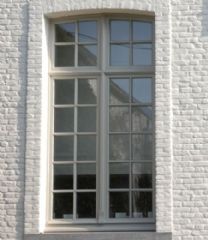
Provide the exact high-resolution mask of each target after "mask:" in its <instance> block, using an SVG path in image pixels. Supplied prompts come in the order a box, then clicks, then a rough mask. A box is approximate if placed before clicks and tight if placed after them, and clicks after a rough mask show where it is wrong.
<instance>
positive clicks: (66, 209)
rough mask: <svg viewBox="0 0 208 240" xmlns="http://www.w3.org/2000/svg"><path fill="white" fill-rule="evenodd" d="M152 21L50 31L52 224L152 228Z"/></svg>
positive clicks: (90, 21) (63, 24) (57, 25)
mask: <svg viewBox="0 0 208 240" xmlns="http://www.w3.org/2000/svg"><path fill="white" fill-rule="evenodd" d="M153 28H154V26H153V21H152V19H148V18H139V19H138V18H132V17H131V18H130V17H128V16H127V17H126V18H120V17H117V16H113V17H111V16H109V17H108V16H101V17H100V18H94V17H92V18H79V19H78V20H68V19H67V20H63V21H56V22H54V23H53V24H52V29H53V31H52V33H53V34H52V35H53V38H52V39H53V41H52V42H53V44H52V51H51V53H52V57H51V59H52V61H51V69H50V75H51V89H52V93H51V106H52V111H51V113H52V114H51V119H52V120H51V122H52V124H51V125H52V127H51V129H52V131H51V136H50V139H51V154H50V169H51V178H50V186H51V188H50V194H49V195H50V197H49V199H50V210H49V221H50V222H52V223H69V224H72V225H75V224H80V223H82V224H84V223H85V224H111V223H115V224H139V223H154V183H153V182H154V181H153V180H154V177H153V176H154V170H153V169H154V166H153V164H154V161H153V160H154V121H153V119H154V104H153V96H154V64H153V62H154V57H153V52H154V51H153V48H154V42H153V38H154V36H153Z"/></svg>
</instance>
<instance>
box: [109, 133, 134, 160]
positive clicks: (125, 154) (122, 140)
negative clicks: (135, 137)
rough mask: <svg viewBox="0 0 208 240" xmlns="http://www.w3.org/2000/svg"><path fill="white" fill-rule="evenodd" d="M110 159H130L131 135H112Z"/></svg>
mask: <svg viewBox="0 0 208 240" xmlns="http://www.w3.org/2000/svg"><path fill="white" fill-rule="evenodd" d="M109 152H110V153H109V154H110V156H109V159H110V160H127V161H128V160H129V159H130V155H129V135H128V134H125V135H124V134H123V135H120V134H119V135H110V142H109Z"/></svg>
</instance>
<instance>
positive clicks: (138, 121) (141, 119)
mask: <svg viewBox="0 0 208 240" xmlns="http://www.w3.org/2000/svg"><path fill="white" fill-rule="evenodd" d="M132 129H133V131H134V132H143V131H151V130H152V107H132Z"/></svg>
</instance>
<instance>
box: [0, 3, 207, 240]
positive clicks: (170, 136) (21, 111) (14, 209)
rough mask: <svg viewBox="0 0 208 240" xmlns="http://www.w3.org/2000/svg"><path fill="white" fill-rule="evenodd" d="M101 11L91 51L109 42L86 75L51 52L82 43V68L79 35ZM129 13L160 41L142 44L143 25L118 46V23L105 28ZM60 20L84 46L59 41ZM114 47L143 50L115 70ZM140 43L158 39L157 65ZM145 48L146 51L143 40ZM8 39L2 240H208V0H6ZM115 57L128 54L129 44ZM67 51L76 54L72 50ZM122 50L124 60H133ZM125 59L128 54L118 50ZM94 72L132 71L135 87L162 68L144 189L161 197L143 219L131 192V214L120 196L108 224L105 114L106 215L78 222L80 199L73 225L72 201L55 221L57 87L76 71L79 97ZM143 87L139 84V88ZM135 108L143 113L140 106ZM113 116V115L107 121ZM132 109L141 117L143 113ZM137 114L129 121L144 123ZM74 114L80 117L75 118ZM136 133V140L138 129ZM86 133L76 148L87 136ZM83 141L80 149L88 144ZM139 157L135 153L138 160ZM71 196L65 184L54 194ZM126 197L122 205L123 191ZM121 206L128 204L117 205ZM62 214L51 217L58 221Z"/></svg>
mask: <svg viewBox="0 0 208 240" xmlns="http://www.w3.org/2000/svg"><path fill="white" fill-rule="evenodd" d="M91 16H93V19H94V18H96V21H97V24H98V25H97V31H98V34H97V35H96V36H98V39H97V40H96V41H95V42H93V41H94V40H93V41H91V42H88V43H87V44H85V46H84V45H83V46H84V48H85V47H86V48H87V47H89V45H90V46H92V45H93V46H94V48H97V49H98V50H97V53H96V54H95V53H94V52H93V51H94V50H92V51H91V50H90V51H91V53H93V54H94V55H96V57H97V59H98V60H97V61H98V63H99V64H98V68H97V69H96V68H89V67H88V68H87V69H86V70H84V71H83V72H82V71H81V72H80V70H79V68H70V67H69V68H56V66H59V67H63V66H62V65H61V64H59V63H55V64H54V61H53V59H54V57H53V50H52V49H54V48H53V46H54V44H55V45H57V46H66V45H67V46H72V47H71V48H73V49H75V50H74V51H75V53H73V54H74V55H75V62H76V63H75V65H76V64H77V61H78V65H79V58H81V55H77V52H78V51H79V47H80V46H81V40H77V39H76V38H77V37H78V36H79V31H80V32H81V30H80V29H81V27H80V25H79V21H81V20H83V19H88V18H89V17H91ZM123 18H124V19H125V20H124V22H125V24H126V23H128V24H129V26H133V24H136V23H137V21H140V20H141V19H142V20H141V21H150V22H151V24H152V26H153V31H152V33H151V34H152V38H151V39H143V40H142V41H140V40H138V41H137V40H135V39H134V34H135V35H136V34H137V32H134V27H129V29H130V30H129V31H130V32H131V34H130V40H128V41H127V40H126V42H125V41H124V42H122V41H121V42H120V39H119V40H117V43H113V42H111V45H110V47H108V46H109V44H108V40H106V39H108V38H107V37H106V34H108V33H109V32H110V31H111V30H109V29H108V27H106V26H105V22H106V21H109V19H110V21H111V19H114V20H115V21H116V19H117V20H120V19H123ZM61 19H64V21H62V22H70V21H72V22H76V23H75V25H74V26H75V27H76V30H74V35H73V36H75V35H76V37H74V38H75V40H73V41H74V42H73V41H72V43H71V42H70V43H67V44H66V43H60V42H65V40H62V41H56V42H55V43H54V41H55V40H54V39H53V37H51V36H53V35H52V33H53V31H54V29H55V28H54V26H55V24H58V23H59V21H60V20H61ZM144 19H145V20H144ZM146 19H147V20H146ZM83 21H84V20H83ZM122 27H123V25H122ZM83 31H85V30H83ZM135 31H136V30H135ZM77 32H78V33H77ZM99 34H100V35H99ZM108 35H110V33H109V34H108ZM111 35H112V32H111ZM122 36H123V35H122ZM132 36H133V37H132ZM135 38H136V37H135ZM70 41H71V40H70ZM79 41H80V42H79ZM83 41H84V42H86V40H83ZM113 44H114V47H115V45H116V46H117V47H118V45H119V46H120V45H122V44H124V45H125V46H128V49H133V50H135V51H131V52H130V50H128V51H129V53H128V54H129V56H130V57H129V59H131V60H128V61H129V64H127V65H128V67H126V69H125V67H124V68H119V67H118V68H116V70H115V69H114V68H109V69H110V70H109V69H108V64H107V63H106V62H105V60H106V59H107V58H111V57H112V56H111V57H109V55H110V54H109V52H110V48H111V47H112V49H113ZM139 44H143V50H144V49H146V48H148V47H149V46H150V49H151V50H147V51H151V54H152V55H151V58H152V62H153V64H150V65H151V66H148V63H147V62H148V60H144V61H147V62H146V63H147V64H146V63H145V64H143V65H145V67H144V66H143V67H141V68H140V63H138V62H140V60H138V59H137V56H136V55H134V54H135V53H136V52H137V50H138V48H139V49H140V48H142V47H141V45H139ZM145 44H146V45H145ZM148 44H149V45H148ZM136 45H137V47H138V48H136V47H135V46H136ZM144 45H145V47H144ZM0 46H1V48H0V89H1V91H0V105H1V108H0V120H1V127H0V139H1V141H0V180H1V181H0V239H2V240H23V239H26V240H36V239H38V240H39V239H44V240H55V239H60V240H66V239H71V240H74V239H76V240H78V239H93V240H99V239H103V240H104V239H106V240H108V239H109V240H110V239H120V240H126V239H132V240H134V239H135V240H136V239H138V240H139V239H142V240H143V239H148V240H153V239H154V240H155V239H157V240H163V239H164V240H169V239H173V240H205V239H208V150H207V147H208V99H207V98H208V1H207V0H184V1H182V0H146V1H143V0H97V1H96V0H85V1H83V0H77V1H72V0H1V2H0ZM134 47H135V49H134ZM89 48H90V47H89ZM57 51H58V50H57ZM67 51H68V50H67ZM70 51H71V50H70ZM111 51H112V52H113V50H111ZM145 51H146V50H145ZM80 52H81V50H80ZM138 52H139V50H138ZM116 53H118V54H120V51H117V52H116ZM56 54H57V56H58V53H57V52H56V53H54V55H55V57H56ZM61 54H65V51H62V53H61ZM83 54H84V53H83ZM145 54H146V53H145ZM145 54H144V55H145ZM123 56H124V55H122V59H124V58H125V57H123ZM145 56H146V55H145ZM57 58H58V57H57ZM112 58H113V57H112ZM77 59H78V60H77ZM139 59H140V58H139ZM57 61H59V60H57ZM83 61H85V60H83ZM92 61H94V60H92ZM112 61H113V60H112ZM115 61H119V57H118V59H116V60H115ZM134 61H135V62H136V61H138V62H137V63H138V64H134ZM122 63H123V62H122ZM70 64H71V63H69V65H70ZM73 64H74V63H72V65H73ZM90 64H91V63H90ZM54 65H55V67H53V66H54ZM69 65H68V66H69ZM72 65H70V66H72ZM75 65H73V66H75ZM92 65H93V64H92ZM109 65H111V63H110V64H109ZM112 65H113V64H112ZM118 65H119V64H118ZM124 65H125V64H124ZM133 65H134V66H133ZM79 66H80V65H79ZM88 66H89V64H88ZM99 67H100V68H99ZM114 70H115V71H114ZM96 74H97V75H96ZM99 74H100V75H99ZM87 75H89V76H90V77H91V75H92V77H93V78H96V77H97V76H98V78H99V77H100V76H101V77H100V78H101V79H105V77H106V76H110V77H111V78H109V79H111V80H112V79H114V78H118V76H120V77H122V78H123V77H124V76H125V79H127V80H125V81H126V82H129V83H128V84H130V86H132V84H134V80H135V79H136V78H138V79H140V78H141V77H143V78H147V76H148V77H150V76H151V79H152V81H153V82H154V83H153V90H152V92H153V93H154V94H153V95H154V96H153V100H152V102H150V103H149V105H148V106H149V107H152V108H153V112H154V114H153V115H154V117H153V118H152V125H153V126H154V127H153V134H152V135H151V136H152V139H154V140H153V149H154V154H153V155H154V157H153V159H152V160H153V164H152V166H153V171H152V172H151V178H152V185H151V187H150V188H148V189H146V190H144V188H143V187H141V186H140V188H141V189H143V190H142V191H147V192H151V196H152V205H151V207H149V209H148V210H147V214H146V215H145V214H144V212H143V213H142V210H141V211H140V210H138V211H137V212H136V216H137V217H139V218H140V217H141V216H140V214H143V217H141V218H142V220H141V219H139V218H138V219H137V218H135V219H134V218H133V217H134V215H135V211H136V210H131V209H132V208H133V207H132V205H133V206H134V202H132V201H131V200H128V201H129V208H130V210H128V213H125V214H124V210H123V209H122V208H124V205H122V204H121V210H120V211H119V210H115V213H114V215H113V216H114V217H113V218H115V219H113V220H112V219H110V220H112V221H109V218H110V217H109V216H108V210H107V211H106V212H105V211H104V213H103V209H104V210H105V207H106V206H108V205H109V207H111V205H112V204H115V202H114V203H111V202H110V203H109V202H108V203H106V202H105V200H103V199H105V196H106V193H107V192H105V187H106V189H107V188H108V186H107V182H108V180H106V182H105V183H103V182H102V180H103V179H105V171H104V170H105V166H107V164H106V165H105V163H103V161H104V160H105V159H104V158H105V157H106V156H107V155H108V154H107V153H106V152H105V149H103V147H102V146H103V145H102V143H104V145H105V144H106V143H105V140H106V135H105V134H106V132H105V131H104V130H105V129H104V128H103V126H104V125H105V121H107V120H106V119H107V118H106V119H105V115H101V118H100V121H99V122H98V126H100V128H99V127H98V128H97V129H99V130H98V132H99V134H100V135H99V134H98V135H99V137H100V138H99V139H100V140H99V141H98V147H97V149H99V150H98V152H99V154H98V153H97V155H96V156H97V161H98V162H99V161H100V162H101V163H100V162H99V163H98V165H99V167H97V175H96V176H97V177H96V178H97V195H96V196H97V198H96V200H95V201H96V211H97V212H96V217H95V221H94V222H90V223H89V222H88V221H83V223H81V225H79V224H80V223H78V224H76V220H77V219H76V218H78V216H79V215H78V213H76V211H78V212H79V207H77V208H76V207H75V206H74V205H73V207H72V208H73V210H72V211H73V213H72V215H73V217H72V218H73V221H72V223H70V221H68V219H67V218H71V216H72V215H71V212H70V211H69V209H68V210H67V211H68V212H66V213H67V214H63V217H61V218H62V219H61V221H60V222H59V223H58V222H57V221H53V220H54V219H52V220H51V219H50V217H49V216H50V215H53V214H56V213H54V212H53V211H55V210H54V209H52V208H54V205H53V204H51V202H52V200H51V199H52V197H51V196H52V194H51V192H53V190H51V182H52V180H51V179H52V175H53V174H52V170H51V168H52V165H53V164H52V162H53V160H51V159H50V157H51V156H52V155H53V147H52V144H51V142H53V140H52V137H51V136H52V133H51V131H52V130H51V129H53V126H52V125H53V121H52V120H51V118H52V119H53V114H52V112H53V110H52V108H53V107H52V108H51V106H53V104H52V102H51V101H52V100H51V99H52V95H53V94H52V92H54V91H55V90H54V89H53V86H52V84H51V82H52V80H51V79H57V78H58V79H60V78H61V79H68V78H72V77H74V78H76V79H77V80H76V81H75V90H74V92H73V94H75V95H77V94H78V93H76V91H78V90H77V89H78V85H77V84H79V81H80V78H83V77H86V76H87ZM105 75H106V76H105ZM121 75H122V76H121ZM112 76H114V77H112ZM115 76H116V77H115ZM106 79H107V78H106ZM100 81H101V82H102V80H100ZM112 81H113V80H112ZM76 86H77V87H76ZM103 86H105V85H103ZM56 91H58V90H56ZM103 91H104V90H103V89H102V88H101V90H100V92H99V98H100V99H101V100H99V104H100V105H99V104H98V108H97V109H98V111H99V109H100V108H101V106H102V110H103V109H104V111H106V113H107V110H106V109H105V108H104V107H105V106H107V105H105V103H103V102H105V100H104V98H105V96H104V93H103ZM132 91H133V90H132ZM57 94H58V93H57ZM132 94H133V93H132V92H131V93H130V95H132ZM100 96H101V97H100ZM131 97H132V96H131ZM75 99H76V97H75ZM76 101H79V99H78V100H77V99H76ZM130 101H131V100H130ZM75 103H77V102H75ZM75 103H74V104H75ZM55 104H56V103H55ZM128 104H129V105H128V106H129V107H130V108H131V109H132V106H133V103H128ZM70 106H71V105H70ZM70 106H68V107H70ZM73 106H74V108H73V109H75V110H73V111H75V113H76V112H77V111H78V110H77V106H79V104H78V105H76V104H75V105H73ZM96 106H97V105H96ZM61 107H63V108H64V106H61ZM65 107H66V106H65ZM89 107H92V106H89ZM130 111H132V110H130ZM102 117H104V119H105V120H102ZM131 117H132V118H133V115H131ZM131 117H130V120H129V121H130V122H132V121H133V120H132V118H131ZM74 119H75V122H76V118H74ZM90 124H92V123H91V122H90V123H89V122H87V120H86V125H87V126H89V125H90ZM129 124H130V126H131V125H132V123H129ZM75 125H77V124H75ZM78 125H79V120H78ZM78 127H79V126H78ZM74 131H75V130H74ZM129 131H130V133H129V136H130V138H131V137H132V134H135V132H134V130H129ZM58 132H59V131H58ZM75 132H76V131H75ZM96 133H97V132H96ZM55 134H56V133H55ZM125 134H126V133H125ZM148 134H149V133H148ZM57 135H58V134H57ZM70 136H71V135H70ZM73 136H77V133H73ZM96 136H97V135H96ZM75 139H76V141H75V142H76V144H77V137H75ZM131 139H133V138H131ZM54 141H55V140H54ZM106 141H107V140H106ZM131 141H133V140H130V142H131ZM76 144H75V147H74V148H73V149H75V148H76V147H77V146H76ZM78 144H79V143H78ZM132 144H133V143H132V142H131V146H130V150H128V151H130V152H131V153H130V155H132V151H133V150H132V149H133V148H134V146H133V145H132ZM73 146H74V145H73ZM78 146H79V145H78ZM106 146H107V145H106ZM54 148H55V147H54ZM77 148H78V147H77ZM54 151H56V150H54ZM57 151H58V150H57ZM59 151H60V150H59ZM74 151H75V152H76V155H77V156H76V157H77V158H76V157H74V159H75V158H76V159H75V161H76V160H79V159H78V156H79V152H77V151H76V149H75V150H74ZM73 153H74V152H73ZM104 156H105V157H104ZM130 158H131V157H130ZM102 159H103V160H102ZM133 160H134V158H133V159H131V161H133ZM54 161H56V160H55V159H54ZM55 164H56V163H55ZM89 164H90V163H89ZM91 164H92V163H91ZM102 164H104V165H102ZM114 164H115V163H114ZM131 164H134V163H131ZM73 166H74V169H75V170H74V171H75V172H76V173H77V171H78V170H77V169H78V167H77V166H78V163H74V165H73ZM83 166H84V165H83ZM125 166H126V165H125ZM131 166H132V165H131ZM98 168H99V169H98ZM103 169H104V170H103ZM106 169H107V168H106ZM102 171H104V174H103V172H102ZM106 171H107V170H106ZM72 172H73V170H72ZM75 172H73V173H74V175H75ZM73 173H72V175H73ZM99 173H100V174H99ZM148 173H149V172H148ZM128 174H129V175H128V176H130V177H129V179H133V178H131V177H132V176H131V175H132V174H133V173H128ZM137 174H138V175H139V173H137ZM145 174H146V172H145ZM74 175H73V176H74ZM100 175H101V177H100ZM106 175H107V174H106ZM112 175H113V174H112ZM73 179H74V182H73V184H74V185H73V186H75V185H76V181H77V180H75V177H73ZM76 179H78V178H76ZM138 179H139V178H138ZM129 181H130V182H131V181H132V180H129ZM100 182H102V183H100ZM129 184H130V185H131V187H128V189H130V190H128V191H129V194H130V196H131V197H132V195H133V191H134V190H132V189H134V187H133V185H132V184H133V183H129ZM102 185H103V186H104V187H103V186H102ZM100 186H101V188H103V189H102V190H100ZM118 188H120V187H118ZM138 189H139V187H138ZM138 189H137V190H138ZM111 190H112V189H111ZM71 191H72V190H70V191H65V193H64V194H68V196H69V195H70V194H74V195H72V196H73V201H74V200H75V201H76V200H77V198H78V197H77V196H78V195H76V194H75V192H76V191H78V190H77V189H76V191H75V190H73V191H74V192H72V193H71ZM106 191H107V190H106ZM109 191H110V190H109ZM125 191H127V190H122V191H121V190H120V193H121V192H122V193H123V192H125ZM135 191H136V190H135ZM138 191H141V190H138ZM60 192H61V191H57V192H56V191H55V193H60ZM66 192H67V193H66ZM91 192H93V190H92V191H91ZM115 192H116V191H115ZM117 192H118V189H117ZM98 195H99V196H98ZM54 198H55V197H54ZM127 198H128V197H127ZM97 199H98V200H97ZM106 199H107V197H106ZM88 200H89V199H88ZM120 200H121V201H122V198H121V199H120ZM106 201H111V200H106ZM144 201H146V200H144ZM62 203H63V202H62ZM74 204H75V203H74ZM76 204H78V205H79V203H76ZM141 204H142V203H141ZM52 205H53V206H52ZM98 205H99V207H98ZM105 205H106V206H105ZM127 205H128V204H127ZM61 208H62V206H61ZM106 208H107V207H106ZM115 208H116V209H117V206H116V207H115ZM138 209H139V208H138ZM61 211H62V210H61ZM63 211H64V210H63ZM111 211H113V210H112V209H111ZM52 212H53V213H52ZM54 216H55V215H54ZM54 216H53V217H52V218H56V217H54ZM64 216H65V217H64ZM80 216H81V215H80ZM103 216H106V217H103ZM116 216H117V217H116ZM121 216H125V217H126V218H128V220H124V221H123V220H122V219H120V220H122V221H120V220H119V221H117V219H116V218H119V217H121ZM144 216H145V217H144ZM64 218H65V219H64ZM149 218H150V219H149ZM148 219H149V221H148ZM151 219H152V220H151ZM62 220H64V221H62ZM114 220H115V221H114ZM137 220H138V221H137ZM72 226H73V227H72ZM77 226H79V227H77ZM80 226H81V227H80ZM138 230H139V231H138Z"/></svg>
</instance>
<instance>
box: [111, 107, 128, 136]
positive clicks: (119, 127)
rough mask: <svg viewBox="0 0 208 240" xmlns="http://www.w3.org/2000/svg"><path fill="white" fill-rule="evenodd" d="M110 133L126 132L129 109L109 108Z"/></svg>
mask: <svg viewBox="0 0 208 240" xmlns="http://www.w3.org/2000/svg"><path fill="white" fill-rule="evenodd" d="M109 111H110V112H109V114H110V116H109V118H110V131H111V132H128V131H129V130H130V129H129V123H130V120H129V118H130V113H129V107H110V110H109Z"/></svg>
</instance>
